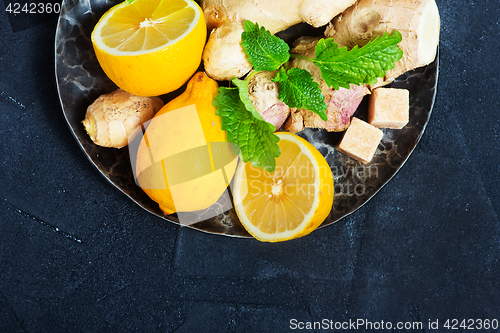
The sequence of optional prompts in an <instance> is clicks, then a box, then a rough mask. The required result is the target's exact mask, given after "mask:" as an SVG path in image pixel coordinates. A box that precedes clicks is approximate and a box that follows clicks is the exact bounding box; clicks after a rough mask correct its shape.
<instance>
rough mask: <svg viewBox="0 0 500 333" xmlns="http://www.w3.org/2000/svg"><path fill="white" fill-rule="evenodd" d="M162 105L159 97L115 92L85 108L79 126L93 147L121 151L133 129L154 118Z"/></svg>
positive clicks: (101, 97)
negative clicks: (118, 149)
mask: <svg viewBox="0 0 500 333" xmlns="http://www.w3.org/2000/svg"><path fill="white" fill-rule="evenodd" d="M162 106H163V101H162V100H161V99H160V98H159V97H142V96H136V95H132V94H130V93H128V92H126V91H124V90H121V89H118V90H115V91H113V92H111V93H109V94H104V95H101V96H99V98H97V99H96V100H95V101H94V103H92V104H91V105H90V106H89V107H88V108H87V113H86V114H85V119H84V120H83V121H82V123H83V126H84V127H85V130H86V131H87V133H88V134H89V136H90V139H91V140H92V141H93V142H94V143H95V144H97V145H99V146H103V147H112V148H122V147H125V146H126V145H128V143H129V136H130V134H131V133H132V132H133V131H134V129H136V128H137V126H140V125H141V124H143V123H144V122H146V121H148V120H150V119H151V118H153V116H154V115H155V113H156V112H157V111H158V110H160V109H161V107H162ZM130 139H132V138H130Z"/></svg>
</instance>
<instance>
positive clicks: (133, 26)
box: [91, 0, 207, 96]
mask: <svg viewBox="0 0 500 333" xmlns="http://www.w3.org/2000/svg"><path fill="white" fill-rule="evenodd" d="M206 36H207V27H206V23H205V17H204V15H203V12H202V10H201V8H200V7H199V6H198V4H196V2H194V1H193V0H135V1H134V2H132V3H128V2H127V1H124V2H122V3H120V4H118V5H116V6H114V7H112V8H111V9H110V10H108V11H107V12H106V13H105V14H104V15H103V16H102V17H101V19H100V20H99V22H98V23H97V24H96V26H95V27H94V30H93V32H92V36H91V39H92V44H93V46H94V51H95V54H96V57H97V60H98V61H99V64H100V65H101V67H102V69H103V70H104V72H105V73H106V75H107V76H108V77H109V78H110V79H111V80H112V81H113V82H114V83H115V84H116V85H117V86H118V87H120V88H122V89H123V90H125V91H128V92H129V93H131V94H135V95H141V96H158V95H163V94H166V93H169V92H172V91H174V90H176V89H178V88H179V87H181V86H182V85H183V84H184V83H186V82H187V81H188V80H189V79H190V78H191V76H192V75H193V74H194V73H195V71H196V70H197V69H198V67H199V65H200V63H201V55H202V52H203V48H204V46H205V42H206Z"/></svg>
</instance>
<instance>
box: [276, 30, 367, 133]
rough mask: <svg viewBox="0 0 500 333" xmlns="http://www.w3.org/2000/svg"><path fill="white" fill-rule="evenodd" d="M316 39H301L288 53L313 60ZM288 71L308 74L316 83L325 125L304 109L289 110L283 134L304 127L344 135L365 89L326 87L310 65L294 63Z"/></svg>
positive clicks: (318, 70)
mask: <svg viewBox="0 0 500 333" xmlns="http://www.w3.org/2000/svg"><path fill="white" fill-rule="evenodd" d="M318 40H319V38H311V37H302V38H299V39H298V40H297V41H296V45H295V46H294V48H293V49H292V50H291V52H293V53H298V54H302V55H305V56H308V57H314V50H315V47H316V44H317V43H318ZM292 67H296V68H302V69H306V70H308V71H309V73H311V75H312V77H313V79H314V81H316V82H318V84H319V87H320V89H321V92H322V93H323V95H324V96H325V102H326V104H327V110H326V115H327V117H328V118H327V121H323V120H322V119H321V118H320V116H319V115H317V114H316V113H314V112H312V111H309V110H306V109H299V110H297V109H292V112H291V116H290V117H289V118H288V119H287V121H286V123H285V130H287V131H289V132H292V133H297V132H300V131H302V130H303V129H304V128H306V127H312V128H321V129H325V130H327V131H329V132H341V131H344V130H345V129H346V128H347V127H349V124H350V123H351V117H352V115H353V114H354V112H355V111H356V110H357V108H358V106H359V104H360V103H361V101H362V99H363V97H364V96H365V95H366V94H368V93H369V90H368V88H367V87H366V86H365V85H361V86H357V85H354V84H351V85H350V89H345V88H342V87H341V88H339V90H335V89H333V88H330V87H328V85H327V84H326V83H325V81H324V80H323V79H322V78H321V71H320V69H319V68H318V67H317V66H316V65H315V64H314V63H312V62H310V61H306V60H302V59H294V60H293V61H292Z"/></svg>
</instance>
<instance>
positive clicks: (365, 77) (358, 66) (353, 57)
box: [311, 31, 403, 90]
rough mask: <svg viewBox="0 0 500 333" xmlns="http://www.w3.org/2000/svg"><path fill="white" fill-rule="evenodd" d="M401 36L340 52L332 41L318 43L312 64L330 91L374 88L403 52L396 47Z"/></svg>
mask: <svg viewBox="0 0 500 333" xmlns="http://www.w3.org/2000/svg"><path fill="white" fill-rule="evenodd" d="M401 39H402V37H401V33H400V32H399V31H394V32H393V33H392V35H390V36H389V34H388V33H385V34H384V35H383V36H381V37H377V38H376V39H374V40H372V41H370V42H369V43H368V44H366V45H365V46H363V47H362V48H358V47H357V46H355V47H353V48H352V49H351V50H349V51H348V50H347V48H346V47H343V48H339V47H338V45H337V44H336V43H335V42H334V41H333V39H331V38H329V39H321V40H320V41H319V42H318V44H317V45H316V50H315V53H316V58H315V59H311V61H312V62H313V63H314V64H315V65H316V66H318V67H319V69H320V70H321V77H322V79H323V80H325V82H326V84H327V85H328V86H329V87H332V88H333V89H335V90H338V89H339V87H343V88H346V89H349V84H351V83H353V84H363V83H365V84H374V83H375V82H377V79H378V78H379V77H384V75H385V73H386V72H387V71H388V70H390V69H393V68H394V64H395V63H396V62H397V61H398V60H399V59H401V57H402V56H403V51H402V50H401V49H400V48H399V47H398V46H397V44H398V43H399V42H401Z"/></svg>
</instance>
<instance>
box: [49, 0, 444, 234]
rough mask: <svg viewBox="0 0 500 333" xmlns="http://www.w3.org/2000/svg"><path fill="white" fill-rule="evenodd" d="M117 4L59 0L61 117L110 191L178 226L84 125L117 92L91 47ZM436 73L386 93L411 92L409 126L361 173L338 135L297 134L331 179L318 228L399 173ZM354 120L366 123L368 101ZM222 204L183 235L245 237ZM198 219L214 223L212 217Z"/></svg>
mask: <svg viewBox="0 0 500 333" xmlns="http://www.w3.org/2000/svg"><path fill="white" fill-rule="evenodd" d="M115 4H117V2H116V1H109V0H63V2H62V9H61V14H60V17H59V22H58V25H57V32H56V38H55V61H56V63H55V67H56V80H57V87H58V91H59V98H60V101H61V106H62V110H63V113H64V116H65V118H66V120H67V123H68V125H69V128H70V130H71V132H72V133H73V135H74V137H75V138H76V140H77V142H78V144H79V145H80V147H81V148H82V150H83V152H84V154H85V155H86V156H87V157H88V159H89V160H90V162H91V163H92V164H93V165H94V166H95V167H96V168H97V170H98V171H99V172H100V173H101V174H102V175H103V176H104V177H105V178H106V179H107V180H108V181H109V182H110V183H111V184H112V185H113V186H115V187H116V188H117V189H118V190H120V191H121V192H122V193H124V194H125V195H127V196H128V197H129V198H130V199H131V200H132V201H134V202H135V203H137V204H138V205H139V206H140V207H142V208H144V209H146V210H147V211H149V212H150V213H152V214H153V215H155V216H157V217H158V218H161V219H164V220H166V221H170V222H172V223H176V224H179V225H180V223H179V218H178V216H177V214H172V215H165V214H163V213H162V211H161V210H160V209H159V208H158V205H157V204H156V203H155V202H153V201H152V200H151V199H150V198H149V197H148V196H147V195H146V194H145V193H144V192H143V191H142V189H141V188H140V187H138V186H137V185H136V182H135V180H134V175H133V172H132V168H131V165H130V156H129V151H128V149H126V148H122V149H112V148H103V147H99V146H97V145H95V144H93V143H92V141H91V140H90V139H89V137H88V135H87V133H86V132H85V130H84V128H83V125H82V123H81V122H82V120H83V118H84V116H85V112H86V109H87V107H88V106H89V105H90V104H91V103H92V102H93V101H94V100H95V99H96V98H97V97H98V96H100V95H101V94H104V93H108V92H110V91H113V90H114V89H116V88H117V87H116V86H115V85H114V84H113V83H112V82H111V81H110V80H109V79H108V78H107V77H106V75H105V74H104V72H103V71H102V70H101V68H100V66H99V63H98V62H97V59H96V58H95V55H94V51H93V48H92V44H91V41H90V34H91V32H92V29H93V28H94V26H95V24H96V23H97V21H98V20H99V18H100V17H101V16H102V15H103V14H104V12H105V11H106V10H107V9H109V8H111V7H112V6H113V5H115ZM438 68H439V56H438V57H436V60H435V61H434V62H433V63H432V64H430V65H428V66H426V67H422V68H419V69H417V70H415V71H412V72H409V73H406V74H405V75H403V76H401V77H399V78H398V79H397V80H396V81H395V82H393V83H392V84H391V86H390V87H395V88H406V89H408V90H409V91H410V122H409V124H408V125H406V126H405V127H404V128H403V129H401V130H389V129H384V130H383V131H384V136H383V139H382V142H381V143H380V145H379V147H378V149H377V152H376V154H375V156H374V158H373V160H372V161H371V163H369V164H365V165H362V164H360V163H359V162H357V161H355V160H353V159H351V158H349V157H347V156H345V155H343V154H341V153H340V152H338V151H337V150H335V148H334V147H335V146H336V145H337V144H338V142H339V140H340V139H341V136H342V134H341V133H328V132H326V131H322V130H315V129H307V130H305V131H303V132H301V133H299V135H300V136H302V137H304V138H306V139H307V140H308V141H309V142H311V143H312V144H313V145H314V146H315V147H316V148H317V149H318V150H319V151H320V152H321V153H322V154H323V156H325V158H326V160H327V161H328V163H329V165H330V167H331V168H332V172H333V175H334V181H335V197H334V202H333V207H332V210H331V213H330V215H329V216H328V217H327V219H326V220H325V221H324V222H323V224H322V225H321V227H325V226H328V225H330V224H332V223H335V222H337V221H339V220H340V219H342V218H343V217H344V216H346V215H348V214H351V213H352V212H354V211H356V210H357V209H359V208H360V207H361V206H362V205H363V204H365V203H366V202H367V201H368V200H369V199H370V198H371V197H373V196H374V195H375V194H376V193H377V191H379V190H380V189H381V188H382V187H383V186H384V185H385V184H386V183H387V182H388V181H389V180H390V179H391V178H392V177H393V176H394V175H395V174H396V172H397V171H398V170H399V169H400V168H401V167H402V166H403V164H404V163H405V161H406V160H407V159H408V157H409V156H410V154H411V152H412V151H413V149H414V148H415V146H416V145H417V143H418V141H419V139H420V137H421V136H422V134H423V133H424V130H425V127H426V125H427V123H428V121H429V117H430V115H431V111H432V107H433V103H434V99H435V94H436V87H437V79H438ZM181 89H182V88H181ZM176 94H179V92H174V93H173V94H171V95H166V96H162V98H163V99H164V101H165V102H167V101H168V100H169V99H171V98H172V96H175V95H176ZM355 116H357V117H359V118H361V119H364V120H366V119H367V103H366V100H364V101H363V102H362V103H361V105H360V107H359V109H358V110H357V111H356V114H355ZM227 200H230V199H228V198H227V197H226V198H221V200H220V201H222V202H218V203H217V204H216V205H214V206H212V207H211V208H210V209H215V210H216V213H218V215H217V216H215V217H212V218H208V219H206V220H203V221H202V222H199V223H196V224H193V225H190V226H188V227H190V228H194V229H197V230H200V231H204V232H207V233H213V234H223V235H227V236H234V237H250V235H249V234H248V233H247V232H246V231H245V229H244V228H243V227H242V225H241V224H240V222H239V221H238V218H237V216H236V213H235V211H234V209H231V210H229V211H224V210H223V209H221V207H225V206H226V205H227V204H228V203H227V202H223V201H227ZM229 204H230V203H229ZM217 210H220V212H218V211H217ZM200 214H206V215H207V216H210V215H214V214H213V211H212V212H206V211H205V212H200ZM202 217H203V215H202Z"/></svg>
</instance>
